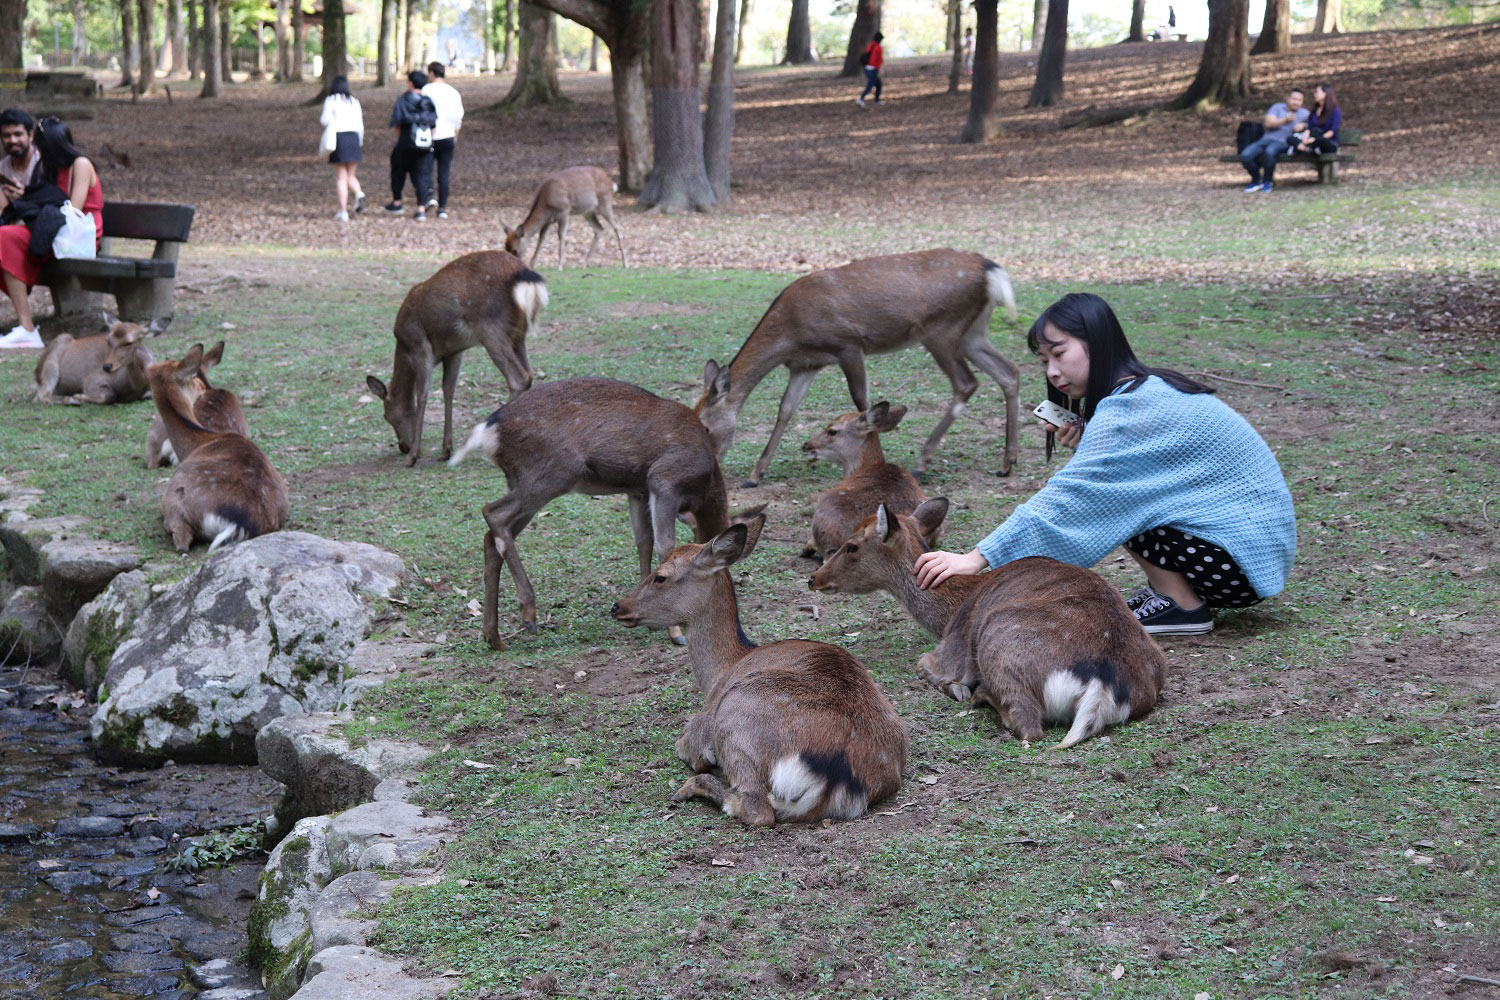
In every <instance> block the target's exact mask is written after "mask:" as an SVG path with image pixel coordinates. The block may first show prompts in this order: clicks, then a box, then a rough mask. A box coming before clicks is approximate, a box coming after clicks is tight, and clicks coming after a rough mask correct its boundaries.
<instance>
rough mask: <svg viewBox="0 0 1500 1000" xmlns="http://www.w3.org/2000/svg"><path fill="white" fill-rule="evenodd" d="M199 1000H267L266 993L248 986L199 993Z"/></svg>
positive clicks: (225, 987) (228, 987)
mask: <svg viewBox="0 0 1500 1000" xmlns="http://www.w3.org/2000/svg"><path fill="white" fill-rule="evenodd" d="M198 1000H266V993H265V991H264V990H255V989H250V988H249V987H247V986H224V987H221V988H219V989H216V990H208V991H207V992H205V993H199V994H198Z"/></svg>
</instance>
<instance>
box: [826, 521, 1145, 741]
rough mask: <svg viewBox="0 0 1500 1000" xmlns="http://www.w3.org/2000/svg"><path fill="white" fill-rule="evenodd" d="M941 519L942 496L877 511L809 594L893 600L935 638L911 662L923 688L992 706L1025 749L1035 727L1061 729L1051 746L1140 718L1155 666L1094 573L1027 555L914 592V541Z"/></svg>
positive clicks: (1136, 629)
mask: <svg viewBox="0 0 1500 1000" xmlns="http://www.w3.org/2000/svg"><path fill="white" fill-rule="evenodd" d="M947 513H948V501H947V500H946V499H944V498H942V497H937V498H935V499H932V500H928V501H927V502H926V503H924V504H922V505H921V506H920V507H918V508H917V509H916V511H914V512H913V513H912V515H911V516H910V517H906V516H902V515H898V514H893V513H891V512H890V511H889V510H887V509H886V507H885V506H884V505H883V504H882V505H881V506H880V508H879V509H878V510H877V511H876V513H875V514H874V515H872V516H870V517H868V518H866V519H865V520H864V521H863V522H862V523H861V524H860V526H859V527H858V528H856V529H855V531H854V533H853V534H851V535H850V536H849V540H848V541H847V542H846V543H845V544H844V547H843V548H842V549H840V550H839V551H838V552H837V553H836V554H835V555H834V557H833V558H832V559H829V560H828V561H827V562H825V563H824V564H823V565H822V566H821V567H819V569H818V571H817V572H816V573H814V574H813V576H812V579H811V580H809V581H808V587H809V588H811V589H812V590H822V591H830V592H833V593H843V594H868V593H870V592H871V591H874V590H884V591H887V592H888V593H890V594H892V595H894V596H895V597H896V599H897V600H899V601H900V602H901V603H902V604H903V605H904V606H905V607H906V610H907V611H908V612H909V613H910V614H911V616H912V617H913V618H915V619H916V620H917V622H918V623H919V624H921V625H922V627H923V628H925V629H927V631H928V632H931V633H932V634H933V635H934V636H937V637H938V638H939V640H940V641H939V642H938V645H937V648H936V649H934V650H933V651H932V652H930V653H925V654H923V656H922V657H921V659H920V660H918V661H917V669H918V671H919V672H920V673H921V674H922V676H923V677H924V678H926V680H927V682H928V683H929V684H931V685H932V686H933V687H935V688H937V689H938V690H939V691H942V692H943V693H945V694H947V695H948V696H949V697H951V698H953V699H954V700H956V701H970V700H972V701H973V702H975V703H983V704H989V705H991V706H993V707H994V709H995V711H996V712H998V713H999V715H1000V724H1001V725H1003V726H1004V727H1005V728H1006V729H1008V730H1010V731H1011V732H1012V733H1014V734H1015V735H1016V736H1017V737H1018V738H1020V739H1021V740H1024V741H1026V742H1028V743H1030V742H1032V741H1034V740H1039V739H1041V738H1042V724H1043V723H1044V722H1056V723H1062V724H1068V723H1071V726H1070V728H1069V729H1068V735H1067V736H1066V737H1064V738H1063V740H1062V742H1061V743H1058V744H1057V746H1058V747H1059V748H1062V747H1070V746H1073V745H1074V744H1075V743H1079V742H1081V741H1083V740H1086V739H1088V738H1089V737H1090V736H1093V735H1095V734H1096V733H1099V732H1100V731H1101V730H1103V729H1104V728H1105V727H1106V726H1111V725H1115V724H1118V723H1121V722H1125V721H1127V720H1129V719H1139V718H1141V717H1142V716H1144V715H1146V714H1147V713H1148V712H1150V711H1151V709H1152V708H1153V707H1154V706H1155V705H1156V697H1157V694H1158V693H1159V692H1160V691H1161V687H1162V683H1163V680H1164V679H1165V676H1166V669H1167V663H1166V658H1165V657H1163V656H1162V652H1161V647H1159V646H1158V645H1157V644H1156V642H1155V640H1153V639H1152V638H1151V637H1150V636H1149V635H1147V634H1146V630H1145V629H1143V628H1141V625H1140V623H1139V622H1137V621H1136V620H1135V615H1133V614H1132V613H1131V611H1130V609H1129V608H1128V607H1126V606H1125V599H1124V598H1123V597H1121V596H1120V593H1119V591H1117V590H1116V589H1115V588H1114V587H1112V586H1110V585H1109V583H1107V582H1106V581H1105V580H1104V578H1103V577H1101V576H1099V575H1098V574H1097V573H1094V572H1092V571H1090V570H1086V569H1080V568H1079V567H1077V566H1070V565H1068V564H1067V563H1062V562H1058V561H1057V560H1055V559H1048V558H1045V557H1043V556H1031V557H1029V558H1026V559H1017V560H1016V561H1014V562H1010V563H1006V564H1005V565H1004V566H1000V567H998V568H996V569H993V570H990V571H989V572H988V573H981V574H979V575H977V576H953V577H949V578H948V579H947V580H944V581H943V582H942V583H940V584H938V585H937V586H936V587H933V588H931V589H929V590H921V589H918V587H917V581H916V577H915V576H913V575H912V566H913V564H914V563H915V562H916V561H917V556H919V555H921V554H922V553H923V552H924V551H926V546H925V545H924V544H923V542H922V536H923V535H924V534H927V533H930V532H932V531H935V530H936V529H937V527H938V526H939V525H941V524H942V521H943V518H944V517H945V516H946V515H947Z"/></svg>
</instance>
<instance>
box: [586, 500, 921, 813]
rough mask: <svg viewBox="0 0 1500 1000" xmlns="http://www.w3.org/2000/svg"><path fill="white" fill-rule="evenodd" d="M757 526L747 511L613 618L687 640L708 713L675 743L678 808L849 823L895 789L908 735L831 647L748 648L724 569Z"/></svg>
mask: <svg viewBox="0 0 1500 1000" xmlns="http://www.w3.org/2000/svg"><path fill="white" fill-rule="evenodd" d="M764 524H765V515H764V514H762V513H760V512H759V511H755V512H752V513H750V514H748V515H744V516H742V517H740V518H736V520H735V521H734V522H733V523H731V524H730V526H729V527H728V528H727V529H725V530H724V531H723V532H721V533H719V534H718V535H716V536H714V537H713V538H712V539H711V540H710V541H708V542H707V543H706V544H698V545H683V546H681V547H679V548H676V549H674V550H673V551H672V553H671V554H670V555H668V556H667V558H666V559H664V560H663V561H662V563H661V565H660V566H658V567H657V569H656V572H655V574H654V575H652V576H651V578H650V579H648V580H644V581H642V582H641V584H640V586H638V587H636V588H635V590H633V591H632V592H630V593H629V594H627V595H625V596H624V597H621V598H620V600H619V602H618V603H616V604H615V606H614V608H613V609H612V610H611V614H613V615H614V617H615V620H616V621H618V622H620V623H621V624H622V625H625V626H627V627H634V626H636V625H654V626H657V627H664V626H669V625H684V626H686V628H687V635H688V644H687V646H688V659H689V660H690V662H691V663H692V668H693V677H694V679H696V680H697V682H698V689H699V690H700V691H702V692H703V697H704V701H705V704H704V707H703V711H701V712H699V713H698V714H697V715H694V716H693V717H692V718H690V719H689V720H688V723H687V730H686V732H684V733H683V735H682V737H681V738H679V739H678V740H677V756H679V757H681V758H682V760H683V761H684V762H686V763H687V765H688V766H689V767H691V768H692V769H693V771H694V772H695V773H694V775H693V777H691V778H689V779H688V781H687V783H686V784H684V785H683V786H682V787H681V788H680V789H678V791H677V794H676V795H675V796H673V798H674V799H675V800H676V801H678V802H682V801H685V800H687V799H690V798H694V797H695V796H701V797H702V798H705V799H708V800H710V801H711V802H715V803H717V804H718V805H719V806H720V807H722V808H723V810H724V811H725V812H726V813H728V814H729V815H731V816H733V817H735V818H736V819H738V820H739V821H740V822H742V823H744V824H746V825H747V826H771V825H772V824H774V823H778V822H783V823H784V822H787V821H790V820H796V821H800V822H805V823H815V822H817V821H819V820H821V819H824V818H825V817H826V818H831V819H855V818H856V817H859V816H861V815H863V814H864V813H865V811H866V810H867V809H868V808H869V806H870V805H871V803H875V802H879V801H880V800H881V799H884V798H886V797H887V796H889V795H892V794H894V793H895V792H896V790H897V789H898V788H900V787H901V772H902V770H903V769H904V768H905V767H906V752H907V747H908V738H907V733H906V724H905V723H903V722H902V721H901V719H900V718H899V717H898V716H897V715H896V712H895V710H894V709H893V708H892V707H891V703H890V702H889V701H888V700H887V699H886V697H885V693H884V692H882V691H881V689H880V686H879V685H878V684H876V683H875V681H874V679H873V678H871V677H870V674H869V671H867V670H866V669H865V668H864V665H863V664H861V663H860V662H859V661H858V660H856V659H855V658H854V657H853V656H851V655H849V653H848V652H846V651H845V650H843V649H840V648H839V647H838V646H830V645H828V644H826V643H821V642H810V641H808V640H805V639H785V640H782V641H781V642H773V643H771V644H770V645H767V646H756V645H755V644H754V643H752V642H750V640H749V639H747V638H745V632H744V630H743V629H742V628H740V620H739V608H738V605H737V603H736V601H735V594H734V582H733V580H732V579H731V578H730V576H729V572H728V568H729V567H730V566H733V565H734V564H735V563H737V562H739V561H740V560H742V559H744V558H745V557H746V556H748V555H749V554H750V552H751V550H752V549H754V548H755V543H756V540H757V539H758V538H759V537H760V531H761V527H762V526H763V525H764ZM716 772H717V773H716Z"/></svg>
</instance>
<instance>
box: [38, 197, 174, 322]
mask: <svg viewBox="0 0 1500 1000" xmlns="http://www.w3.org/2000/svg"><path fill="white" fill-rule="evenodd" d="M193 212H194V209H193V206H192V205H167V204H157V203H154V202H127V201H110V202H105V203H104V239H103V241H102V242H101V243H100V246H99V256H97V257H95V258H94V259H93V260H54V261H51V262H49V263H48V264H47V266H46V268H45V269H44V270H43V271H42V284H44V285H46V286H48V287H49V288H50V289H51V290H52V306H53V308H54V309H55V310H56V311H57V314H58V315H60V316H61V315H66V314H69V313H78V312H84V311H86V310H87V309H89V308H90V296H91V295H92V294H104V295H113V296H114V297H115V303H116V305H117V312H118V314H119V316H120V318H121V319H125V320H130V321H131V322H134V323H145V322H149V321H150V320H153V319H165V318H166V317H168V316H170V315H172V295H173V293H174V292H175V291H176V288H177V253H178V251H179V250H180V249H181V247H182V244H184V243H186V242H187V238H188V231H189V230H191V229H192V228H193ZM117 239H120V240H155V241H156V249H155V251H154V252H153V253H152V254H151V256H150V257H122V256H115V255H113V254H111V253H110V249H111V244H112V242H113V241H114V240H117Z"/></svg>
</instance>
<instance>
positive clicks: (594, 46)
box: [589, 34, 599, 73]
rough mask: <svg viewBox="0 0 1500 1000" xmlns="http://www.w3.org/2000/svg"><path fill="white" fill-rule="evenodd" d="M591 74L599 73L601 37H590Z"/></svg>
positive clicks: (591, 35)
mask: <svg viewBox="0 0 1500 1000" xmlns="http://www.w3.org/2000/svg"><path fill="white" fill-rule="evenodd" d="M589 72H590V73H597V72H599V36H598V35H594V34H590V35H589Z"/></svg>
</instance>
